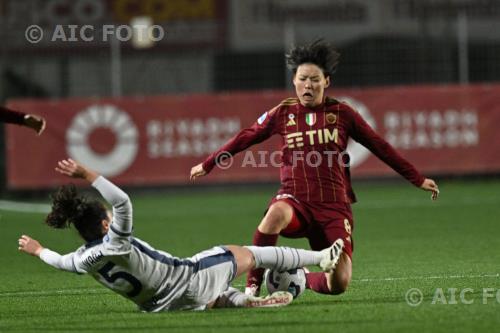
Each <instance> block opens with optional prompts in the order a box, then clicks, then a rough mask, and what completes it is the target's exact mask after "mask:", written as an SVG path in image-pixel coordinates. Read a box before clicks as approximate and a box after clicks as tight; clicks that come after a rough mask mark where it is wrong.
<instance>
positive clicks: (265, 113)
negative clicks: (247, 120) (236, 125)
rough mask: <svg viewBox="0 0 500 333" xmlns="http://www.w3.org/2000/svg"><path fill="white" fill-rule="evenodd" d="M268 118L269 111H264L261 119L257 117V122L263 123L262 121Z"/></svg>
mask: <svg viewBox="0 0 500 333" xmlns="http://www.w3.org/2000/svg"><path fill="white" fill-rule="evenodd" d="M266 118H267V112H264V114H263V115H262V116H260V117H259V119H257V124H259V125H262V123H263V122H264V120H266Z"/></svg>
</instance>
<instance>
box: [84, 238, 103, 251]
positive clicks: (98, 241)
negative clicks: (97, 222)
mask: <svg viewBox="0 0 500 333" xmlns="http://www.w3.org/2000/svg"><path fill="white" fill-rule="evenodd" d="M102 242H103V239H102V238H99V239H96V240H93V241H91V242H88V243H87V244H85V248H86V249H90V248H91V247H94V246H96V245H99V244H102Z"/></svg>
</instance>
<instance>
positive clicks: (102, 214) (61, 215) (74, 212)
mask: <svg viewBox="0 0 500 333" xmlns="http://www.w3.org/2000/svg"><path fill="white" fill-rule="evenodd" d="M51 197H52V211H51V212H50V213H49V215H47V218H46V219H45V223H46V224H47V225H49V226H51V227H53V228H57V229H62V228H69V227H70V225H71V224H73V225H74V226H75V228H76V230H78V233H79V234H80V236H82V238H83V239H85V241H87V242H91V241H94V240H96V239H99V238H102V237H103V236H104V233H103V230H102V223H101V221H102V220H105V219H108V215H107V210H106V207H105V206H104V205H103V204H102V203H101V202H99V201H97V200H92V199H89V198H87V197H85V196H80V195H79V194H78V192H77V191H76V187H75V185H73V184H71V185H65V186H61V187H60V188H59V189H58V190H57V192H56V193H55V194H53V195H51Z"/></svg>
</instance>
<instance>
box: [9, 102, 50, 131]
mask: <svg viewBox="0 0 500 333" xmlns="http://www.w3.org/2000/svg"><path fill="white" fill-rule="evenodd" d="M0 122H2V123H10V124H17V125H21V126H26V127H28V128H31V129H33V130H34V131H35V132H36V133H37V134H38V135H40V134H42V132H43V130H44V129H45V119H43V118H42V117H40V116H36V115H34V114H26V113H23V112H19V111H14V110H10V109H7V108H5V107H3V106H0Z"/></svg>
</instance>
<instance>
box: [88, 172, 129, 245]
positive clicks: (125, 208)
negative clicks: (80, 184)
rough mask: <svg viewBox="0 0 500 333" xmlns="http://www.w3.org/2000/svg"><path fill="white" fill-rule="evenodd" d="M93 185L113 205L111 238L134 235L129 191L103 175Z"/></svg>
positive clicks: (109, 233)
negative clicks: (123, 189) (125, 190)
mask: <svg viewBox="0 0 500 333" xmlns="http://www.w3.org/2000/svg"><path fill="white" fill-rule="evenodd" d="M92 186H93V187H95V188H96V189H97V190H98V191H99V193H101V195H102V196H103V198H104V199H105V200H106V201H107V202H108V203H109V204H110V205H111V206H113V221H112V223H111V225H110V232H108V235H109V236H110V237H111V238H115V237H125V238H128V237H129V236H130V235H132V203H131V202H130V198H129V196H128V195H127V193H125V192H123V191H122V190H121V189H120V188H119V187H118V186H116V185H115V184H113V183H112V182H110V181H109V180H107V179H106V178H104V177H103V176H99V177H98V178H97V179H96V180H95V181H94V182H93V183H92Z"/></svg>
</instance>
